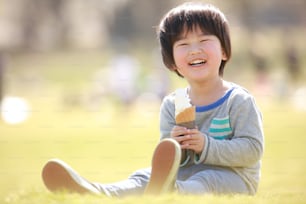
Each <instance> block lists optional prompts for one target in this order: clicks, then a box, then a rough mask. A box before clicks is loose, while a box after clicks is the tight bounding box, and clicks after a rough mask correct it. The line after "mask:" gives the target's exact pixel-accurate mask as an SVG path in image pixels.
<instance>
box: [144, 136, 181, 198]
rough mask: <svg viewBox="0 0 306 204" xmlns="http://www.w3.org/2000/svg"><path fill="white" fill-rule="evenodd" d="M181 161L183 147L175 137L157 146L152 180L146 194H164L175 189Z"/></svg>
mask: <svg viewBox="0 0 306 204" xmlns="http://www.w3.org/2000/svg"><path fill="white" fill-rule="evenodd" d="M180 161H181V148H180V145H179V144H178V142H176V141H175V140H174V139H170V138H169V139H164V140H162V141H161V142H160V143H159V144H158V145H157V147H156V149H155V152H154V155H153V159H152V171H151V177H150V181H149V183H148V185H147V187H146V190H145V194H155V195H156V194H162V193H167V192H171V191H172V190H174V185H175V181H176V176H177V172H178V169H179V166H180Z"/></svg>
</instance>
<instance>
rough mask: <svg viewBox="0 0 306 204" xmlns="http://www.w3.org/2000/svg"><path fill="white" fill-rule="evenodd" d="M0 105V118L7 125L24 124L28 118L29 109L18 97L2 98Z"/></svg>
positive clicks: (24, 101)
mask: <svg viewBox="0 0 306 204" xmlns="http://www.w3.org/2000/svg"><path fill="white" fill-rule="evenodd" d="M0 105H1V117H2V119H3V120H4V121H5V122H6V123H8V124H18V123H22V122H24V121H25V120H26V119H27V118H28V117H29V112H30V107H29V105H28V103H27V102H26V100H25V99H23V98H20V97H4V98H3V100H2V104H0Z"/></svg>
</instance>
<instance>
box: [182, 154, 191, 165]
mask: <svg viewBox="0 0 306 204" xmlns="http://www.w3.org/2000/svg"><path fill="white" fill-rule="evenodd" d="M190 158H191V157H190V154H189V151H186V159H185V160H184V161H183V162H181V164H180V167H183V166H186V165H187V164H188V162H189V161H190Z"/></svg>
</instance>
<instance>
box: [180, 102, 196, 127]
mask: <svg viewBox="0 0 306 204" xmlns="http://www.w3.org/2000/svg"><path fill="white" fill-rule="evenodd" d="M194 121H195V106H191V107H189V108H186V109H185V110H183V111H182V112H180V113H179V114H177V115H176V116H175V122H176V124H177V125H182V126H186V125H184V124H188V127H189V128H193V127H190V125H193V126H194Z"/></svg>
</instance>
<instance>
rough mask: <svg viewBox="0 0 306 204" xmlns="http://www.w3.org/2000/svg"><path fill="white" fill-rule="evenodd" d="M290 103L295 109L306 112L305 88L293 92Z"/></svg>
mask: <svg viewBox="0 0 306 204" xmlns="http://www.w3.org/2000/svg"><path fill="white" fill-rule="evenodd" d="M292 103H293V105H294V107H295V108H297V109H299V110H302V111H306V87H301V88H299V89H297V90H296V91H295V92H294V94H293V96H292Z"/></svg>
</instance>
